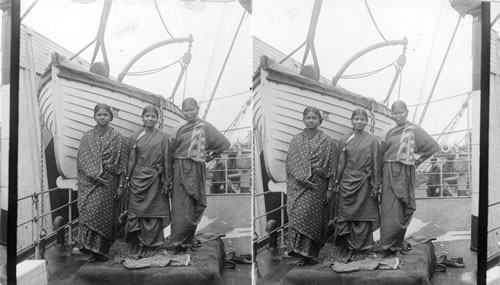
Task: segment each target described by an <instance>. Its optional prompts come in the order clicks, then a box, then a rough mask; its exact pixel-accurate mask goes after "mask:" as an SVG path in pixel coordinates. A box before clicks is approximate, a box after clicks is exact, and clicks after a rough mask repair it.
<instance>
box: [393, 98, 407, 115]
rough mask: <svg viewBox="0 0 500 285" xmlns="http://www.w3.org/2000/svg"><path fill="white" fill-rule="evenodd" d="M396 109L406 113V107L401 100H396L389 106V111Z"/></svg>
mask: <svg viewBox="0 0 500 285" xmlns="http://www.w3.org/2000/svg"><path fill="white" fill-rule="evenodd" d="M396 107H402V108H403V109H404V110H405V111H407V112H408V107H407V106H406V103H405V102H403V101H401V100H398V101H394V103H392V105H391V111H393V110H394V108H396Z"/></svg>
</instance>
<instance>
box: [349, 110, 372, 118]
mask: <svg viewBox="0 0 500 285" xmlns="http://www.w3.org/2000/svg"><path fill="white" fill-rule="evenodd" d="M356 115H361V116H363V117H365V119H366V121H368V113H366V111H365V110H363V109H361V108H357V109H355V110H354V111H352V115H351V120H352V119H354V117H355V116H356Z"/></svg>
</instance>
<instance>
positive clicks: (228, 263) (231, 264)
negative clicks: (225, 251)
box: [224, 260, 236, 269]
mask: <svg viewBox="0 0 500 285" xmlns="http://www.w3.org/2000/svg"><path fill="white" fill-rule="evenodd" d="M235 268H236V263H234V261H231V260H226V261H224V269H235Z"/></svg>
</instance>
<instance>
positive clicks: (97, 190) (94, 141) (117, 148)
mask: <svg viewBox="0 0 500 285" xmlns="http://www.w3.org/2000/svg"><path fill="white" fill-rule="evenodd" d="M127 160H128V144H127V141H126V139H125V138H124V137H123V136H122V135H121V134H120V133H119V132H118V131H116V130H114V129H113V128H111V127H109V128H108V129H107V130H105V131H102V130H100V129H98V128H97V127H95V128H94V129H92V130H90V131H88V132H86V133H84V135H83V137H82V139H81V142H80V147H79V148H78V158H77V169H78V211H79V215H80V216H79V217H80V223H79V233H78V240H79V246H80V250H82V251H87V252H88V251H90V252H93V253H98V254H103V255H105V254H107V253H108V252H109V248H110V247H111V245H112V244H113V242H114V240H115V233H116V230H117V224H118V210H119V209H118V206H119V202H118V201H117V200H115V198H114V197H115V195H116V189H117V187H118V183H119V178H120V175H121V174H122V173H123V172H125V170H126V168H127ZM98 177H101V178H103V179H104V180H106V182H107V183H106V184H103V183H100V182H98V181H97V180H96V179H97V178H98Z"/></svg>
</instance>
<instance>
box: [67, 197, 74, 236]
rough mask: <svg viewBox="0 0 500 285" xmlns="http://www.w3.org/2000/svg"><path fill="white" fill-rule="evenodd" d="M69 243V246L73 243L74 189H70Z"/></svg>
mask: <svg viewBox="0 0 500 285" xmlns="http://www.w3.org/2000/svg"><path fill="white" fill-rule="evenodd" d="M68 191H69V192H68V199H69V201H68V242H69V244H71V246H73V245H72V243H73V217H72V215H71V214H72V213H71V212H72V210H73V198H72V194H73V189H72V188H69V189H68Z"/></svg>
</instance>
